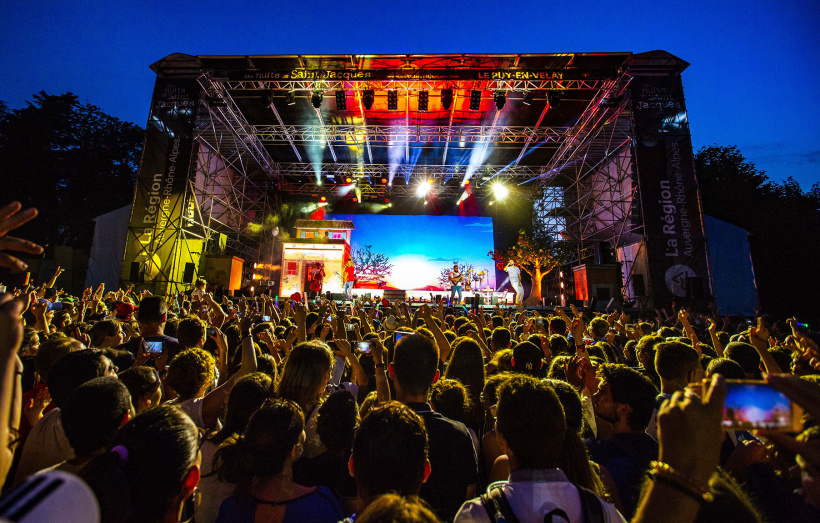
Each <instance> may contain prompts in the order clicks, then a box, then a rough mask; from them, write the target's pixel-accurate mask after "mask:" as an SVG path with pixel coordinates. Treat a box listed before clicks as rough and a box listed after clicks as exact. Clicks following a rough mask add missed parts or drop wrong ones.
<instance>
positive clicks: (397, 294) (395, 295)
mask: <svg viewBox="0 0 820 523" xmlns="http://www.w3.org/2000/svg"><path fill="white" fill-rule="evenodd" d="M406 296H407V293H406V292H405V291H404V290H403V289H392V290H391V289H385V291H384V298H386V299H387V300H388V301H390V302H391V303H392V302H394V301H396V300H398V301H404V300H405V299H406Z"/></svg>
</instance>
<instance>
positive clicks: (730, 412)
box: [722, 380, 801, 431]
mask: <svg viewBox="0 0 820 523" xmlns="http://www.w3.org/2000/svg"><path fill="white" fill-rule="evenodd" d="M726 386H727V391H726V402H725V403H724V406H723V422H722V425H723V427H724V428H730V429H744V430H748V429H767V430H785V431H797V430H800V424H801V422H800V417H801V412H800V408H799V407H798V406H797V405H796V404H794V403H792V401H791V400H790V399H789V398H787V397H786V396H785V395H784V394H783V393H782V392H780V391H778V390H775V389H773V388H772V387H771V386H769V385H767V384H766V383H764V382H763V381H754V380H726Z"/></svg>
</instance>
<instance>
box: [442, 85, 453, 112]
mask: <svg viewBox="0 0 820 523" xmlns="http://www.w3.org/2000/svg"><path fill="white" fill-rule="evenodd" d="M451 105H453V90H452V89H442V90H441V107H442V108H444V110H445V111H449V110H450V106H451Z"/></svg>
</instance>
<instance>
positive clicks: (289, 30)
mask: <svg viewBox="0 0 820 523" xmlns="http://www.w3.org/2000/svg"><path fill="white" fill-rule="evenodd" d="M262 4H265V6H264V7H260V5H262ZM584 4H586V5H584ZM818 27H820V7H818V3H817V0H788V1H781V2H759V1H746V2H738V1H736V0H735V1H725V0H723V1H715V0H692V1H689V2H662V1H657V0H655V1H651V2H649V1H645V2H644V1H628V0H624V1H621V2H543V1H541V2H535V1H530V2H516V1H510V2H499V1H494V2H487V1H477V0H474V1H470V2H441V1H435V2H433V1H428V0H413V1H411V2H407V1H382V2H362V1H344V2H342V1H336V2H328V1H309V0H308V1H301V2H250V1H245V0H234V1H230V2H226V1H223V2H213V1H200V2H167V1H164V2H159V1H153V0H142V1H139V2H132V1H121V2H112V1H110V0H109V1H105V2H103V1H97V0H88V1H54V0H52V1H51V2H42V1H28V2H20V1H16V0H5V1H4V2H0V78H2V80H0V100H3V101H5V102H6V103H7V104H8V105H9V106H10V107H11V108H18V107H21V106H22V105H23V104H24V102H25V101H26V100H28V99H30V98H31V95H32V94H33V93H36V92H39V91H41V90H45V91H46V92H47V93H49V94H60V93H63V92H65V91H72V92H74V93H75V94H77V95H79V96H80V99H81V100H88V101H89V102H91V103H93V104H95V105H97V106H99V107H100V108H102V109H103V110H104V111H106V112H107V113H109V114H112V115H114V116H117V117H119V118H121V119H124V120H128V121H133V122H135V123H137V124H139V125H140V126H145V122H146V119H147V116H148V106H149V102H150V97H151V91H152V87H153V82H154V74H153V73H152V72H151V70H150V69H149V68H148V66H149V65H150V64H151V63H153V62H155V61H157V60H159V59H160V58H162V57H163V56H166V55H168V54H171V53H174V52H182V53H187V54H192V55H197V54H200V55H206V54H213V55H219V54H225V55H228V54H233V55H248V54H250V55H252V54H349V53H368V54H374V53H388V54H406V53H462V52H464V53H473V52H480V53H559V52H614V51H631V52H634V53H640V52H645V51H652V50H655V49H663V50H666V51H669V52H670V53H672V54H674V55H677V56H679V57H680V58H682V59H684V60H686V61H688V62H689V63H691V64H692V65H691V67H690V68H689V69H687V70H686V71H685V72H684V76H683V83H684V92H685V94H686V99H687V108H688V111H689V118H690V122H691V131H692V140H693V143H694V146H695V149H696V150H697V149H698V148H699V147H701V146H703V145H708V144H712V143H717V144H720V145H732V144H736V145H738V146H739V147H740V150H741V152H742V153H743V154H745V155H746V157H747V158H749V159H750V160H751V161H753V162H755V163H756V164H757V166H758V167H759V168H761V169H764V170H766V171H767V172H768V174H769V176H771V177H772V178H773V179H774V180H776V181H781V180H783V179H784V178H786V177H788V176H794V177H795V178H796V179H797V180H798V181H799V182H800V183H801V184H802V186H803V187H804V189H808V188H809V187H810V185H811V184H813V183H815V182H817V181H818V180H820V126H818V125H817V123H816V120H817V118H818V116H820V65H818V64H820V31H818V30H817V28H818Z"/></svg>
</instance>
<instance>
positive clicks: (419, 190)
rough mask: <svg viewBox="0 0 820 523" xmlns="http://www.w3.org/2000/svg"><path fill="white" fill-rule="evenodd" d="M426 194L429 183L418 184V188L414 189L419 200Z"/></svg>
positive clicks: (428, 189)
mask: <svg viewBox="0 0 820 523" xmlns="http://www.w3.org/2000/svg"><path fill="white" fill-rule="evenodd" d="M428 192H430V184H429V183H420V184H419V186H418V187H416V196H418V197H419V198H421V197H423V196H425V195H426V194H427V193H428Z"/></svg>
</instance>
